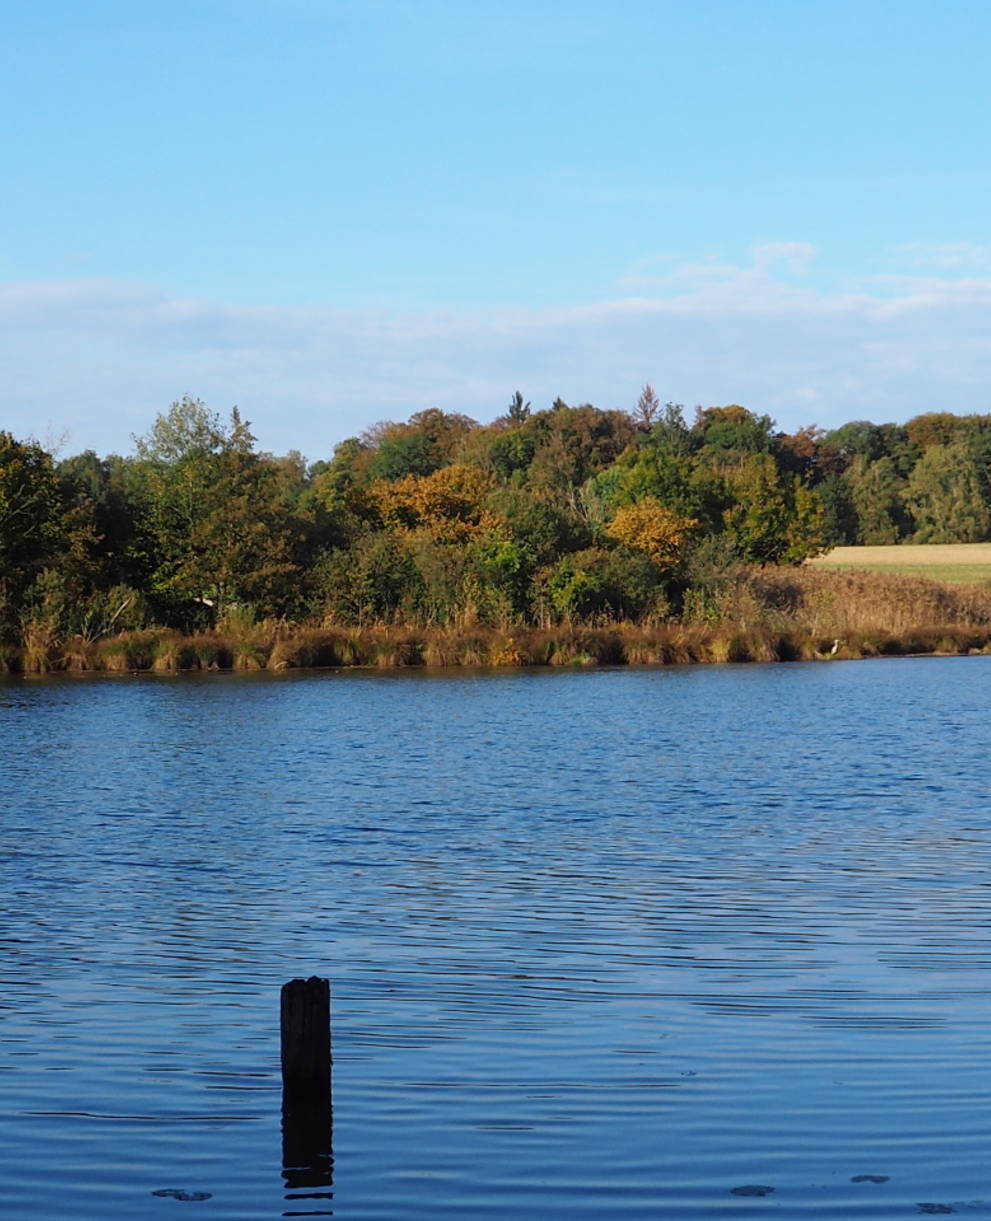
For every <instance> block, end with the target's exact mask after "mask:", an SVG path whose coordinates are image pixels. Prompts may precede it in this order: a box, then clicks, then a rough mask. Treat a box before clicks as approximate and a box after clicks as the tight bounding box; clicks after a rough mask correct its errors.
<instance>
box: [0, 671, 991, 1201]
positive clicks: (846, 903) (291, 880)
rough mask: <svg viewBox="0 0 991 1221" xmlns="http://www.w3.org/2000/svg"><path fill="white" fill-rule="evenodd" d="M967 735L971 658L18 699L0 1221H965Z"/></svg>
mask: <svg viewBox="0 0 991 1221" xmlns="http://www.w3.org/2000/svg"><path fill="white" fill-rule="evenodd" d="M989 712H991V657H974V658H960V659H952V658H946V659H943V658H939V659H936V658H920V659H902V660H884V661H860V662H849V663H845V662H837V663H830V664H821V663H820V664H796V665H770V666H744V667H694V668H691V667H689V668H672V669H636V670H635V669H628V670H603V671H594V672H580V673H573V672H568V673H556V672H555V673H545V672H538V671H523V672H513V673H495V674H460V673H452V672H448V673H445V674H442V675H435V674H426V673H415V672H406V673H371V672H351V673H310V674H300V673H295V674H285V675H270V674H261V675H251V676H238V675H235V674H211V675H183V676H179V677H175V678H164V677H154V676H145V677H133V678H130V677H121V678H109V677H105V678H93V679H72V678H57V679H51V680H18V679H10V680H4V681H3V682H2V683H0V768H2V772H0V795H2V808H0V848H2V854H0V882H2V891H0V894H2V909H3V917H2V922H0V950H2V958H0V962H2V981H3V986H2V990H0V1099H2V1104H0V1215H2V1216H3V1217H11V1218H21V1217H24V1218H28V1217H30V1218H53V1219H54V1218H59V1219H71V1218H99V1219H100V1221H106V1219H111V1221H116V1219H124V1218H127V1219H135V1218H140V1219H143V1218H158V1217H161V1218H170V1217H179V1218H182V1217H187V1216H190V1217H199V1216H201V1217H203V1218H204V1219H206V1218H215V1219H216V1218H223V1219H230V1221H235V1219H236V1221H250V1219H254V1218H277V1217H282V1216H330V1215H334V1216H337V1217H341V1218H362V1219H370V1218H431V1219H434V1218H465V1217H472V1218H474V1217H481V1218H485V1217H493V1218H494V1217H500V1218H506V1217H511V1218H541V1221H555V1219H559V1218H560V1219H564V1218H568V1219H569V1221H574V1219H575V1218H589V1219H591V1218H596V1219H597V1221H603V1219H604V1221H612V1219H616V1221H620V1219H626V1218H654V1217H658V1218H677V1219H690V1218H706V1219H710V1218H714V1219H717V1221H718V1219H720V1218H748V1219H750V1218H761V1217H772V1216H773V1217H780V1218H789V1219H791V1218H798V1217H809V1218H811V1217H815V1218H817V1219H819V1221H829V1219H832V1218H843V1219H844V1221H850V1219H859V1218H896V1217H901V1216H913V1215H919V1214H920V1213H921V1214H933V1213H937V1214H941V1213H948V1212H957V1213H962V1214H966V1215H972V1216H975V1217H976V1216H991V1170H989V1169H988V1150H987V1142H988V1129H989V1120H991V1116H989V1108H991V1055H989V1051H991V1046H989V1044H991V1022H989V1017H991V1005H989V998H991V947H989V936H988V932H989V920H991V870H989V866H991V784H989V774H991V769H989V762H988V761H989V753H991V752H989V748H991V716H989ZM310 974H318V975H323V976H327V977H329V978H330V980H331V981H332V987H333V1047H334V1070H333V1104H334V1110H333V1165H332V1173H331V1172H330V1171H329V1170H328V1172H327V1173H326V1174H325V1175H323V1176H322V1181H321V1176H320V1175H319V1174H317V1175H314V1176H312V1179H311V1180H310V1181H300V1180H299V1179H298V1178H294V1176H293V1175H292V1174H291V1173H290V1174H289V1175H288V1177H287V1176H286V1175H285V1174H284V1173H283V1149H282V1133H281V1079H280V1071H279V988H280V985H281V984H282V983H284V982H285V981H286V980H288V979H290V978H292V977H294V976H297V975H310ZM328 1152H329V1151H328ZM331 1180H332V1181H331Z"/></svg>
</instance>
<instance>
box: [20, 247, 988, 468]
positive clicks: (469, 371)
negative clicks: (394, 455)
mask: <svg viewBox="0 0 991 1221" xmlns="http://www.w3.org/2000/svg"><path fill="white" fill-rule="evenodd" d="M814 259H815V250H814V248H813V247H811V246H810V245H808V244H807V243H802V242H782V243H768V244H765V245H763V246H760V247H756V248H755V249H754V250H753V252H752V257H751V259H750V260H749V262H748V263H747V264H746V265H742V266H740V265H736V264H734V263H732V262H727V261H724V260H717V259H711V260H698V261H695V262H684V261H679V260H677V259H676V258H675V257H673V256H657V257H654V258H652V259H650V260H644V261H643V263H642V265H641V266H640V267H639V268H637V269H633V271H634V272H636V273H637V274H638V275H639V277H640V282H639V283H635V282H634V280H635V279H636V276H633V275H631V277H630V278H629V279H630V282H628V283H627V284H625V285H624V286H623V289H622V293H621V295H617V296H616V297H615V298H612V299H609V300H603V301H598V302H591V303H588V304H585V305H579V306H572V307H557V308H546V309H535V308H534V309H498V310H497V309H493V310H481V309H476V310H433V311H422V312H399V311H387V310H345V309H321V308H276V307H263V306H241V305H226V304H223V303H218V302H212V301H205V300H192V299H184V298H180V297H177V296H173V295H170V294H168V293H166V292H164V291H161V290H159V289H157V288H155V287H153V286H148V285H140V284H130V283H118V282H114V281H106V280H102V281H101V280H73V281H65V282H61V283H25V284H7V285H5V286H4V285H0V361H2V362H3V366H4V368H5V371H6V374H7V387H6V388H7V394H6V396H5V403H4V408H3V411H2V412H0V428H7V429H9V430H10V431H12V432H14V433H15V434H17V435H21V436H23V435H40V436H42V437H44V436H45V435H47V434H59V433H63V432H68V434H69V436H68V441H67V445H66V449H67V451H70V452H71V451H74V450H79V449H82V448H86V447H92V448H94V449H97V450H98V451H100V452H107V451H110V450H118V451H127V450H129V449H130V436H131V434H132V433H140V432H144V431H145V430H146V429H147V428H148V426H149V425H150V423H151V421H152V419H153V418H154V415H155V413H156V412H158V411H161V410H163V409H164V408H165V407H167V406H168V404H169V402H170V401H171V400H172V399H174V398H176V397H178V396H179V395H181V394H183V393H186V392H188V393H192V394H195V395H199V396H201V397H202V398H204V399H205V400H206V401H207V402H209V403H210V405H211V406H213V407H215V408H217V409H220V410H224V409H226V408H227V407H229V406H232V405H234V404H235V403H236V404H238V405H239V406H240V408H241V409H242V411H243V412H244V414H245V415H246V416H247V418H248V419H250V420H251V421H252V422H253V424H254V428H255V431H256V433H257V435H258V437H259V441H260V443H261V444H262V445H263V446H264V447H265V448H268V449H272V450H275V451H278V452H282V451H285V450H287V449H289V448H298V449H301V450H302V451H303V452H304V453H305V454H307V456H309V457H310V458H317V457H322V456H326V455H327V454H329V453H330V452H331V450H332V448H333V445H334V444H335V443H336V442H337V441H339V440H340V439H342V438H343V437H345V436H347V435H350V434H352V433H354V432H357V431H360V430H361V429H362V428H364V427H366V426H367V425H368V424H370V423H372V422H374V421H375V420H377V419H381V418H403V417H405V416H406V415H408V414H409V413H410V412H413V411H416V410H420V409H422V408H424V407H428V406H438V407H442V408H444V409H446V410H458V411H464V412H467V413H468V414H470V415H473V416H475V417H476V418H478V419H483V420H487V419H491V418H492V417H494V416H495V415H497V414H499V413H500V412H501V411H502V410H503V409H504V408H505V405H506V403H507V402H508V400H509V397H510V395H511V393H512V392H513V391H514V390H515V389H516V388H517V387H519V388H520V389H521V390H522V391H523V392H524V394H525V395H526V397H527V398H529V399H532V400H533V402H534V404H535V405H547V404H549V403H550V402H551V401H552V400H553V399H554V397H555V396H557V395H561V396H562V397H564V398H565V399H567V400H568V401H571V402H580V401H591V402H594V403H596V404H597V405H599V406H602V407H612V406H631V405H632V404H633V403H635V402H636V398H637V395H638V393H639V390H640V387H641V386H642V385H643V383H644V382H645V381H650V382H652V383H653V385H654V386H655V388H656V389H657V391H658V393H659V394H661V395H662V397H664V398H671V399H674V400H677V401H681V402H684V403H686V404H689V405H692V404H694V403H699V402H701V403H705V404H711V403H721V402H742V403H745V404H746V405H747V406H750V407H752V408H753V409H755V410H757V411H761V412H765V411H766V412H768V413H769V414H771V415H772V416H774V417H775V418H776V419H777V420H778V421H779V423H780V424H781V425H782V426H783V427H787V428H794V427H798V426H799V425H801V424H805V423H813V422H814V423H818V424H821V425H823V426H830V425H833V424H837V423H840V422H842V421H843V420H846V419H852V418H862V417H871V418H874V419H878V420H883V419H904V418H907V417H909V416H911V415H913V414H916V413H918V412H921V411H927V410H932V409H934V408H944V409H948V410H956V411H976V410H989V409H991V402H989V401H988V399H989V397H991V396H989V394H988V389H987V387H988V386H989V384H991V339H989V338H988V336H991V277H981V276H969V277H959V276H953V275H944V276H938V275H935V274H930V275H923V274H912V273H911V272H910V271H908V270H906V267H905V265H904V264H903V265H902V269H901V270H900V271H899V273H898V274H894V273H893V274H891V275H888V276H884V277H872V278H869V279H862V280H861V281H859V282H858V283H856V284H850V285H847V286H844V287H843V288H842V289H836V290H832V291H827V290H824V289H822V288H821V287H815V286H814V285H813V283H812V282H811V276H810V275H809V272H810V271H811V269H812V268H813V264H814Z"/></svg>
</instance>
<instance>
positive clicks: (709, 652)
mask: <svg viewBox="0 0 991 1221" xmlns="http://www.w3.org/2000/svg"><path fill="white" fill-rule="evenodd" d="M53 643H54V642H53ZM988 655H991V627H987V626H983V625H982V626H980V627H960V626H956V625H946V624H944V625H936V626H922V627H918V628H915V629H910V630H903V631H899V632H888V631H862V630H861V631H849V632H846V633H843V634H840V635H839V636H833V635H826V634H823V633H814V632H812V631H811V630H809V629H808V628H805V627H795V626H792V627H782V628H780V629H772V628H768V627H766V626H761V627H753V628H748V627H746V626H732V625H724V626H714V627H704V626H700V625H695V624H684V623H680V622H671V623H661V624H658V625H656V626H653V627H641V626H638V625H636V624H631V623H618V624H612V625H608V626H601V627H585V626H581V625H563V626H558V627H556V628H525V629H515V630H510V629H504V630H499V629H495V628H465V629H461V630H452V629H444V630H441V629H422V628H419V629H418V628H405V627H398V626H394V627H373V628H344V627H328V628H297V629H292V628H286V627H285V626H284V625H278V626H265V625H262V626H259V627H258V628H256V629H253V630H250V631H248V632H245V633H243V634H239V635H232V634H230V633H224V632H219V631H214V632H202V633H198V634H196V635H191V636H183V635H180V634H179V633H177V632H174V631H171V630H169V629H147V630H145V631H138V632H125V633H121V634H120V635H118V636H113V637H107V638H104V639H101V640H95V641H86V640H81V639H79V638H76V639H71V640H68V641H65V642H64V643H60V644H59V645H58V646H57V647H50V648H49V649H46V650H45V651H44V652H43V653H42V652H35V653H33V654H32V653H31V651H30V650H28V649H25V648H20V649H9V648H8V649H7V650H6V651H5V652H4V653H3V655H2V656H0V673H6V674H11V675H24V676H33V675H45V674H79V675H92V674H127V675H134V674H163V675H169V674H180V673H196V672H223V671H234V672H240V673H251V672H262V671H267V672H274V673H278V672H282V671H287V670H346V669H364V670H406V669H418V670H431V671H440V670H469V669H473V670H478V669H486V670H507V669H531V668H550V669H592V668H597V667H602V666H642V665H649V666H672V665H712V664H746V663H753V662H788V661H852V660H860V659H863V658H869V657H961V656H988Z"/></svg>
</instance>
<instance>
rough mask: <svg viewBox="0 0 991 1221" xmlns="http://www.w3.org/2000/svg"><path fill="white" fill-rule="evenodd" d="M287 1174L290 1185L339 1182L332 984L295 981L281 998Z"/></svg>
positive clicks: (283, 1145)
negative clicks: (333, 1092) (333, 1087)
mask: <svg viewBox="0 0 991 1221" xmlns="http://www.w3.org/2000/svg"><path fill="white" fill-rule="evenodd" d="M281 1019H282V1021H281V1025H282V1167H283V1169H282V1173H283V1176H284V1177H285V1180H286V1185H287V1186H288V1187H324V1186H329V1185H330V1184H331V1183H333V1181H334V1180H333V1163H334V1158H333V1151H332V1142H333V1103H332V1096H331V1064H332V1062H333V1058H332V1055H331V1050H330V983H329V981H328V980H326V979H319V978H318V977H317V976H312V977H311V978H310V979H291V980H290V981H289V983H287V984H284V985H283V988H282V998H281Z"/></svg>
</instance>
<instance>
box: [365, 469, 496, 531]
mask: <svg viewBox="0 0 991 1221" xmlns="http://www.w3.org/2000/svg"><path fill="white" fill-rule="evenodd" d="M494 487H495V479H494V477H493V476H492V475H491V474H490V473H489V472H487V471H483V470H481V469H480V468H479V467H477V466H468V465H466V464H462V463H454V464H453V465H452V466H444V467H441V468H440V470H437V471H434V472H433V473H432V474H429V475H406V476H404V477H403V478H402V479H395V480H392V481H389V480H385V479H378V480H376V481H375V483H373V484H372V486H371V488H370V489H369V497H370V499H371V500H372V501H373V502H374V503H375V505H376V507H377V508H378V511H379V515H380V516H381V518H382V524H383V525H384V526H385V527H386V528H387V529H389V530H395V531H398V532H400V533H402V532H405V531H413V530H423V531H426V533H428V534H429V535H430V536H431V537H432V538H434V539H435V540H436V541H437V542H444V543H463V542H467V541H469V540H470V539H472V538H475V537H478V536H479V535H482V534H485V533H489V532H491V531H492V530H494V529H495V528H496V527H497V526H498V525H499V524H500V519H499V518H498V517H497V516H496V515H495V514H494V513H492V512H491V511H490V510H489V509H487V508H486V507H485V500H486V498H487V496H488V495H489V493H490V492H491V491H492V490H493V488H494Z"/></svg>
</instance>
